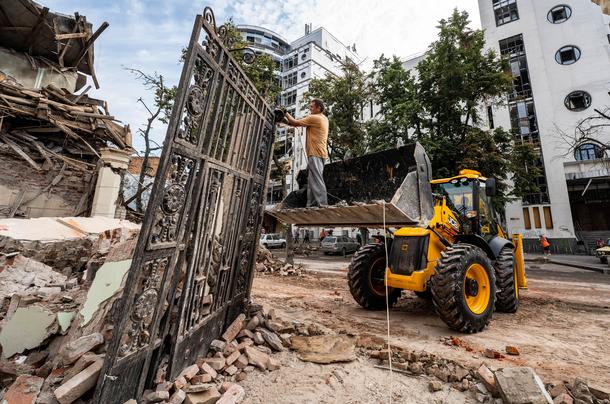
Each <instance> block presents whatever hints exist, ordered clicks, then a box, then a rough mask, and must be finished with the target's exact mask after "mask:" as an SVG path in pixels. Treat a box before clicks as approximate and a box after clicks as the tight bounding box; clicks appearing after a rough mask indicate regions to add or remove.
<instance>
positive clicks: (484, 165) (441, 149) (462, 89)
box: [367, 9, 540, 205]
mask: <svg viewBox="0 0 610 404" xmlns="http://www.w3.org/2000/svg"><path fill="white" fill-rule="evenodd" d="M468 24H469V20H468V13H466V12H458V11H457V9H456V10H454V12H453V14H452V15H451V16H450V17H449V18H448V19H447V20H441V21H440V23H439V27H438V28H439V36H438V39H437V41H435V42H434V43H432V44H431V45H430V48H429V50H428V52H427V54H426V57H425V58H424V59H423V60H422V61H421V62H420V63H419V64H418V65H417V67H416V71H417V75H416V76H417V77H416V78H414V77H413V76H411V75H410V74H409V72H407V71H405V69H404V68H403V66H402V64H401V63H400V60H398V59H397V58H396V57H394V58H393V59H391V60H390V59H388V58H386V57H384V56H383V55H382V56H381V57H380V58H379V59H378V60H376V61H375V65H374V69H373V72H372V74H371V79H372V82H373V84H372V87H373V94H374V100H375V102H376V104H377V105H379V107H380V117H379V118H377V119H374V120H373V121H371V122H370V123H369V124H368V125H367V126H368V130H369V139H370V140H369V142H370V147H371V148H373V149H383V148H387V147H394V146H395V145H396V143H397V141H398V140H401V141H402V142H405V143H406V141H407V140H418V141H419V142H421V143H422V145H423V146H424V147H425V148H426V151H427V152H428V154H429V156H430V158H431V160H432V166H433V169H434V176H435V177H437V178H439V177H448V176H453V175H456V174H457V172H458V171H459V170H460V169H463V168H470V169H474V170H478V171H481V172H482V173H484V175H486V176H489V177H494V178H496V179H497V180H498V190H499V191H500V197H499V198H498V200H497V202H498V205H502V204H503V203H504V202H506V201H507V200H508V198H509V197H511V196H514V197H521V196H524V195H526V194H528V193H532V192H536V190H537V186H536V183H535V180H536V178H537V177H538V176H539V175H540V170H539V169H537V168H536V167H535V165H534V164H533V162H535V161H536V159H537V155H536V151H535V150H534V149H533V147H532V146H531V145H525V144H520V143H515V141H514V139H515V137H514V136H513V135H512V134H511V133H509V132H506V131H504V130H501V129H496V130H493V131H491V130H489V131H488V130H483V129H481V127H482V126H483V125H481V122H480V116H479V114H480V107H481V105H500V104H501V103H502V100H503V99H504V97H505V94H506V93H507V92H509V91H510V90H511V86H512V76H511V74H510V71H509V69H508V65H507V62H506V60H505V59H502V58H500V57H498V55H497V54H496V53H495V52H493V51H492V50H487V51H486V50H485V49H484V47H485V40H484V34H483V31H481V30H475V31H473V30H471V29H469V28H468ZM509 173H513V174H512V175H511V174H509ZM509 175H510V177H509ZM509 180H512V181H513V183H514V189H511V190H510V192H509V187H508V186H507V182H508V181H509ZM509 194H510V195H509Z"/></svg>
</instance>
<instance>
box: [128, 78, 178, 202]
mask: <svg viewBox="0 0 610 404" xmlns="http://www.w3.org/2000/svg"><path fill="white" fill-rule="evenodd" d="M125 70H127V71H129V72H131V73H133V74H134V75H135V76H136V79H137V80H139V81H141V82H142V84H143V85H144V86H145V87H146V89H147V90H149V91H153V93H154V98H153V100H154V101H153V107H152V109H151V108H149V107H148V105H147V104H146V102H145V101H144V100H143V99H142V97H140V98H138V102H139V103H141V104H142V105H143V106H144V108H146V111H148V114H149V116H148V118H147V120H146V125H145V126H144V127H143V128H138V134H139V135H140V136H141V137H142V138H143V139H144V150H143V151H142V154H143V159H142V167H141V171H140V176H139V178H138V188H137V190H136V193H135V198H136V210H137V212H138V213H144V209H145V206H144V204H143V203H142V193H143V192H144V190H145V188H146V185H145V179H146V177H147V176H150V173H149V171H150V170H149V169H150V167H149V165H148V163H149V160H150V155H151V154H152V153H153V152H155V151H157V150H160V149H162V148H163V146H161V145H159V144H158V143H157V142H155V141H154V140H153V139H151V137H150V131H151V130H152V129H153V124H154V123H155V122H156V121H157V120H159V121H160V122H162V123H165V124H167V122H168V120H169V116H170V115H171V113H172V108H173V106H174V99H175V98H176V91H177V89H176V87H175V86H172V87H168V86H167V85H166V84H165V82H164V80H163V76H161V75H159V74H157V73H154V74H152V75H150V74H146V73H144V72H143V71H141V70H138V69H129V68H127V69H125ZM153 145H154V147H153Z"/></svg>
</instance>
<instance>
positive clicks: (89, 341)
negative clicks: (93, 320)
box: [59, 333, 104, 365]
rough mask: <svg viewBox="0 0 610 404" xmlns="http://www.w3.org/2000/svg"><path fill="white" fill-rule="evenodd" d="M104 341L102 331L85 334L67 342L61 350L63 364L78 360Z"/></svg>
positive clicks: (60, 356)
mask: <svg viewBox="0 0 610 404" xmlns="http://www.w3.org/2000/svg"><path fill="white" fill-rule="evenodd" d="M103 343H104V336H103V335H102V334H100V333H95V334H91V335H85V336H83V337H80V338H78V339H76V340H74V341H71V342H69V343H67V344H65V345H64V346H63V347H62V348H61V350H60V351H59V358H60V361H61V362H62V364H63V365H70V364H72V363H74V362H76V361H77V360H78V359H79V358H80V357H81V356H83V355H84V354H85V353H87V352H89V351H91V350H93V349H95V348H96V347H98V346H100V345H102V344H103Z"/></svg>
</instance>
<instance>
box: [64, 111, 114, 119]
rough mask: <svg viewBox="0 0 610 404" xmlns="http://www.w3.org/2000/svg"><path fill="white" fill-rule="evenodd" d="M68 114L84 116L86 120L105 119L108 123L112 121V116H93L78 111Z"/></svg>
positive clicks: (90, 113) (89, 113) (92, 114)
mask: <svg viewBox="0 0 610 404" xmlns="http://www.w3.org/2000/svg"><path fill="white" fill-rule="evenodd" d="M70 114H71V115H76V116H86V117H88V118H96V119H107V120H110V121H114V116H112V115H102V114H94V113H92V112H80V111H72V112H70Z"/></svg>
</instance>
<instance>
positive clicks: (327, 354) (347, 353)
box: [291, 335, 356, 364]
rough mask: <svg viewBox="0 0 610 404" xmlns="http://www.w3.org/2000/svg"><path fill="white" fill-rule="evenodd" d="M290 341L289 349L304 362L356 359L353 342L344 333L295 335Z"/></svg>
mask: <svg viewBox="0 0 610 404" xmlns="http://www.w3.org/2000/svg"><path fill="white" fill-rule="evenodd" d="M291 342H292V344H291V349H294V350H295V351H296V352H297V356H298V358H299V359H301V360H303V361H306V362H314V363H321V364H327V363H335V362H351V361H353V360H354V359H356V354H355V351H354V349H355V346H354V342H353V341H352V340H351V338H349V337H347V336H345V335H317V336H312V337H301V336H296V337H293V338H292V339H291Z"/></svg>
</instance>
